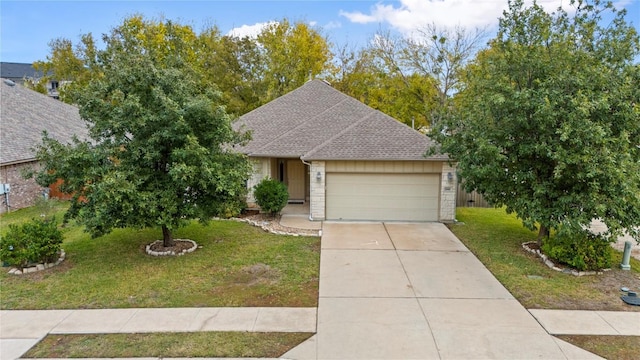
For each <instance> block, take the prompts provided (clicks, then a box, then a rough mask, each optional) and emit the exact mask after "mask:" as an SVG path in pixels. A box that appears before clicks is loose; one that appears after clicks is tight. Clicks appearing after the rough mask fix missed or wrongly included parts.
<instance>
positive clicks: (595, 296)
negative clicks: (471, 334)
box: [450, 208, 640, 311]
mask: <svg viewBox="0 0 640 360" xmlns="http://www.w3.org/2000/svg"><path fill="white" fill-rule="evenodd" d="M457 219H458V221H460V222H461V223H460V224H454V225H451V226H450V229H451V230H452V231H453V233H454V234H456V236H458V238H460V240H461V241H462V242H463V243H464V244H465V245H466V246H467V247H468V248H469V250H471V251H472V252H473V253H474V254H475V255H476V256H477V257H478V258H479V259H480V261H482V262H483V263H484V264H485V266H487V268H488V269H489V270H490V271H491V272H492V273H493V274H494V275H495V276H496V278H497V279H498V280H499V281H500V282H501V283H502V284H503V285H504V286H505V287H506V288H507V289H508V290H509V291H510V292H511V293H512V294H513V296H515V297H516V298H517V299H518V300H519V301H520V303H522V305H524V306H525V307H526V308H537V309H581V310H622V311H639V310H640V308H638V307H633V306H628V305H625V304H624V303H623V302H622V301H621V300H620V290H619V289H620V287H622V286H627V287H630V288H635V289H638V288H640V261H638V260H635V259H632V262H631V267H632V270H631V271H623V270H620V268H619V264H620V263H621V261H622V253H620V252H618V251H614V258H613V264H614V266H613V267H612V270H611V271H607V272H605V273H604V274H602V275H594V276H582V277H576V276H573V275H569V274H564V273H561V272H558V271H554V270H552V269H549V268H548V267H547V266H546V265H544V264H543V263H542V262H541V261H540V260H539V259H538V258H537V257H536V256H534V255H532V254H529V253H527V252H525V251H524V250H523V249H522V247H521V244H522V243H523V242H527V241H534V240H535V239H536V235H537V234H536V233H535V232H532V231H529V230H527V229H526V228H524V227H523V226H522V223H521V222H520V220H518V219H517V218H516V217H515V216H512V215H507V214H506V213H505V211H504V210H502V209H481V208H459V209H458V212H457Z"/></svg>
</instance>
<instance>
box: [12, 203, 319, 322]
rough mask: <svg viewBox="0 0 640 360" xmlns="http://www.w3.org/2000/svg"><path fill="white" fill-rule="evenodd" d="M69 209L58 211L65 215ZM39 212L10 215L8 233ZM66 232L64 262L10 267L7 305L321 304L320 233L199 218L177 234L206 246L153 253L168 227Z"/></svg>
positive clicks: (13, 307) (59, 214)
mask: <svg viewBox="0 0 640 360" xmlns="http://www.w3.org/2000/svg"><path fill="white" fill-rule="evenodd" d="M63 209H64V207H58V208H57V209H56V210H57V211H54V212H55V213H56V214H57V218H58V219H61V218H62V214H61V211H62V210H63ZM36 214H37V211H35V209H33V208H31V209H25V210H20V211H16V212H13V213H10V214H6V215H3V216H2V218H1V219H2V224H3V226H2V227H3V231H4V228H6V225H8V224H9V223H14V222H22V221H25V219H30V218H31V217H33V216H34V215H36ZM64 236H65V241H64V243H63V248H64V250H65V252H66V254H67V256H66V260H65V261H64V262H63V263H62V264H61V265H59V266H57V267H54V268H52V269H49V270H46V271H41V272H37V273H31V274H25V275H9V274H7V271H8V268H3V271H2V274H0V281H1V285H2V292H1V293H0V307H1V308H2V309H11V310H18V309H101V308H127V307H136V308H139V307H223V306H293V307H314V306H317V301H318V273H319V263H320V239H319V238H317V237H302V236H301V237H293V236H280V235H273V234H269V233H266V232H264V231H263V230H261V229H258V228H256V227H253V226H250V225H248V224H245V223H242V222H237V221H227V220H222V221H211V222H210V223H209V224H208V225H207V226H202V225H200V224H198V223H197V222H194V223H192V224H190V225H189V226H187V227H185V228H183V229H180V230H178V231H177V232H176V234H175V237H176V238H188V239H191V240H194V241H196V242H197V243H198V245H199V246H200V248H198V249H197V250H196V251H195V252H193V253H191V254H187V255H184V256H178V257H152V256H149V255H147V254H146V253H145V251H144V246H145V245H147V244H149V243H151V242H152V241H154V240H156V239H159V238H161V232H160V230H155V229H146V230H132V229H124V230H122V229H120V230H116V231H114V232H113V233H111V234H109V235H106V236H103V237H100V238H97V239H91V238H90V237H89V236H88V235H87V234H85V233H84V232H82V229H80V228H79V227H77V226H73V225H69V226H67V227H66V228H65V229H64Z"/></svg>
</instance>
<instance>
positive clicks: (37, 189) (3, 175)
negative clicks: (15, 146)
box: [0, 161, 48, 213]
mask: <svg viewBox="0 0 640 360" xmlns="http://www.w3.org/2000/svg"><path fill="white" fill-rule="evenodd" d="M38 169H39V165H38V163H37V162H35V161H32V162H27V163H21V164H14V165H6V166H2V167H0V183H2V184H9V185H10V186H11V190H10V191H9V204H7V198H6V196H5V195H0V213H5V212H7V210H17V209H21V208H24V207H28V206H32V205H34V204H35V202H36V200H37V199H38V198H41V197H42V196H43V193H44V192H45V191H46V190H48V189H47V188H43V187H41V186H39V185H38V184H36V181H35V179H33V178H31V179H25V178H24V177H23V176H22V175H23V173H25V172H27V171H30V170H38ZM7 205H8V206H7Z"/></svg>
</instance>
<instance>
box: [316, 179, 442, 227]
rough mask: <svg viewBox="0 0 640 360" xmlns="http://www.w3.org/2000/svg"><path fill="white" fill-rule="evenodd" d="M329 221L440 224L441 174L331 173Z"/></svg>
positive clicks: (328, 184) (327, 204)
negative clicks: (427, 222) (436, 222)
mask: <svg viewBox="0 0 640 360" xmlns="http://www.w3.org/2000/svg"><path fill="white" fill-rule="evenodd" d="M326 191H327V193H326V206H327V208H326V218H327V220H378V221H438V214H439V213H438V209H439V203H440V202H439V193H440V176H439V174H402V173H401V174H387V173H371V174H361V173H327V183H326Z"/></svg>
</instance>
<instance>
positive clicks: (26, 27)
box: [0, 0, 640, 63]
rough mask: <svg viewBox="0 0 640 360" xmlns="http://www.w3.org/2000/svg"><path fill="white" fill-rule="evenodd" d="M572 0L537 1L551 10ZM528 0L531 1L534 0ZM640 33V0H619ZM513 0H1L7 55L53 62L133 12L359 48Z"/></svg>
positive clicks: (3, 54) (468, 18)
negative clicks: (295, 26) (316, 33)
mask: <svg viewBox="0 0 640 360" xmlns="http://www.w3.org/2000/svg"><path fill="white" fill-rule="evenodd" d="M569 1H570V0H538V3H539V4H541V5H542V6H544V7H545V9H547V10H548V11H552V10H554V9H556V8H557V7H558V6H561V5H562V6H565V7H566V8H568V4H569ZM525 2H527V3H531V2H532V0H526V1H525ZM615 3H616V6H617V7H618V8H625V9H626V10H627V13H628V14H627V19H628V20H629V21H631V22H632V23H633V24H634V26H635V27H636V28H638V29H639V31H640V0H616V1H615ZM506 8H507V0H394V1H391V0H351V1H343V0H280V1H274V0H234V1H232V0H200V1H170V0H164V1H158V0H155V1H152V0H130V1H118V0H115V1H113V0H112V1H89V0H84V1H80V0H76V1H30V0H21V1H16V0H0V61H3V62H22V63H32V62H34V61H37V60H46V57H47V55H48V54H49V46H48V43H49V42H50V41H51V40H53V39H56V38H66V39H69V40H71V41H73V42H74V43H78V42H79V39H80V35H82V34H86V33H92V34H93V35H94V38H96V39H99V38H100V37H101V35H102V34H104V33H108V32H109V31H110V30H111V29H112V28H113V27H116V26H118V25H119V24H121V23H122V20H123V19H124V18H126V17H128V16H131V15H135V14H141V15H144V17H145V18H148V19H161V18H164V19H169V20H173V21H178V22H179V23H181V24H184V25H191V26H192V27H193V29H194V30H195V31H196V32H200V31H201V30H202V29H204V28H207V27H210V26H212V25H216V26H217V27H218V28H219V29H220V30H221V31H222V33H223V34H237V35H250V34H254V33H256V32H258V31H259V30H260V29H261V26H263V25H264V24H266V23H269V22H272V21H278V20H281V19H283V18H286V19H288V20H290V21H293V22H296V21H303V22H306V23H308V24H309V25H311V26H314V27H315V28H317V29H319V30H320V31H321V33H322V34H323V35H325V36H327V38H328V39H329V41H330V42H331V43H333V44H336V45H339V46H345V45H347V46H349V47H350V48H359V47H362V46H365V45H366V44H367V43H368V41H370V40H371V38H372V37H373V35H374V34H375V33H376V32H378V31H379V30H385V31H390V32H391V33H393V34H397V35H398V36H411V34H412V32H414V31H415V30H416V29H419V28H420V27H422V26H425V25H427V24H435V25H437V26H448V27H451V26H461V27H464V28H469V29H473V28H474V27H485V28H486V29H487V30H488V32H489V33H491V32H495V29H496V28H497V23H498V18H499V17H500V15H501V14H502V11H503V10H505V9H506Z"/></svg>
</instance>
